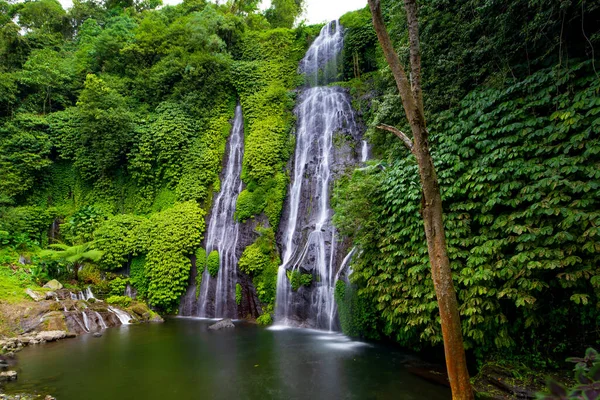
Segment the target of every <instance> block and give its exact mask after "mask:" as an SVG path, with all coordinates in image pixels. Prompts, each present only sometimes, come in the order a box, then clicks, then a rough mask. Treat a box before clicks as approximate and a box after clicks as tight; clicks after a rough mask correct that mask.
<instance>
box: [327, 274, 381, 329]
mask: <svg viewBox="0 0 600 400" xmlns="http://www.w3.org/2000/svg"><path fill="white" fill-rule="evenodd" d="M335 304H336V305H337V309H338V315H339V318H340V325H341V327H342V332H344V333H345V334H346V335H348V336H352V337H363V338H367V339H375V340H376V339H379V338H380V334H379V328H380V327H379V326H378V321H379V319H378V315H377V310H376V309H375V307H374V306H373V303H372V302H370V301H369V300H368V299H367V298H365V297H363V296H361V295H360V294H359V292H358V291H357V289H356V287H355V286H354V285H352V284H346V282H344V281H342V280H339V281H337V282H336V284H335Z"/></svg>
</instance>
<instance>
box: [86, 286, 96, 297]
mask: <svg viewBox="0 0 600 400" xmlns="http://www.w3.org/2000/svg"><path fill="white" fill-rule="evenodd" d="M84 297H85V300H89V299H95V297H94V293H92V289H91V288H90V287H89V286H88V287H87V288H86V289H85V293H84Z"/></svg>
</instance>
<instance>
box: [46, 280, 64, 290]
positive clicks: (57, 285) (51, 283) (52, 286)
mask: <svg viewBox="0 0 600 400" xmlns="http://www.w3.org/2000/svg"><path fill="white" fill-rule="evenodd" d="M44 287H45V288H47V289H50V290H60V289H62V288H63V285H62V284H61V283H60V282H59V281H57V280H56V279H52V280H51V281H49V282H48V283H46V284H45V285H44Z"/></svg>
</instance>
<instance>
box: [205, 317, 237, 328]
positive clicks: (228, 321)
mask: <svg viewBox="0 0 600 400" xmlns="http://www.w3.org/2000/svg"><path fill="white" fill-rule="evenodd" d="M229 328H235V325H234V324H233V322H231V319H229V318H226V319H222V320H220V321H219V322H217V323H215V324H212V325H211V326H209V327H208V329H211V330H213V331H218V330H221V329H229Z"/></svg>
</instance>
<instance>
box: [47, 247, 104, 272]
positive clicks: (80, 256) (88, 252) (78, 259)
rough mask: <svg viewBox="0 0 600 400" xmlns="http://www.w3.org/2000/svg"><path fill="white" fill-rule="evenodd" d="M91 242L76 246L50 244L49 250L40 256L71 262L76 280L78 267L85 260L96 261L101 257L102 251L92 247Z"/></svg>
mask: <svg viewBox="0 0 600 400" xmlns="http://www.w3.org/2000/svg"><path fill="white" fill-rule="evenodd" d="M92 246H93V243H92V242H88V243H84V244H80V245H77V246H67V245H65V244H52V245H50V248H51V250H45V251H43V252H42V257H48V258H49V259H50V260H53V261H66V262H68V263H72V264H73V273H74V278H75V280H77V273H78V272H79V268H81V267H82V266H83V264H85V263H86V262H98V261H100V259H101V258H102V252H101V251H100V250H96V249H93V248H92Z"/></svg>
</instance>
